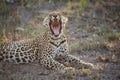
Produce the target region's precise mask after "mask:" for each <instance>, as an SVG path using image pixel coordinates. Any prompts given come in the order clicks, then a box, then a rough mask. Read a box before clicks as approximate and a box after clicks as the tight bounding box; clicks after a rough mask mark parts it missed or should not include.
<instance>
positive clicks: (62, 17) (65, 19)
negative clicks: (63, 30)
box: [61, 16, 68, 26]
mask: <svg viewBox="0 0 120 80" xmlns="http://www.w3.org/2000/svg"><path fill="white" fill-rule="evenodd" d="M61 21H62V25H63V26H65V24H66V23H67V21H68V18H67V17H64V16H61Z"/></svg>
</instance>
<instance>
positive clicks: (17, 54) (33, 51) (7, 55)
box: [0, 12, 94, 74]
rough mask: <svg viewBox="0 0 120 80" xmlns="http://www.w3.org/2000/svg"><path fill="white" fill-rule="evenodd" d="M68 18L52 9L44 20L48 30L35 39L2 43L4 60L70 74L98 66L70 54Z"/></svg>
mask: <svg viewBox="0 0 120 80" xmlns="http://www.w3.org/2000/svg"><path fill="white" fill-rule="evenodd" d="M67 22H68V18H67V17H65V16H63V14H62V13H60V12H50V13H49V14H48V15H47V16H46V17H45V18H44V20H43V25H42V27H44V28H45V31H44V33H43V34H42V35H39V36H38V37H36V38H34V39H28V40H21V41H13V42H6V43H0V62H2V61H3V62H6V61H7V62H14V63H16V64H20V63H21V64H22V63H31V62H35V61H36V60H37V62H38V64H40V65H42V66H44V67H45V68H46V69H48V70H52V71H56V72H58V73H61V74H69V73H72V72H74V71H75V70H76V69H81V68H83V67H86V68H93V67H94V65H93V64H92V63H89V62H85V61H83V60H80V59H79V58H77V57H76V56H74V55H72V54H70V51H69V46H68V40H67V35H66V32H65V29H66V23H67Z"/></svg>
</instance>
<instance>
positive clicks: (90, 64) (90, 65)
mask: <svg viewBox="0 0 120 80" xmlns="http://www.w3.org/2000/svg"><path fill="white" fill-rule="evenodd" d="M79 68H86V69H93V68H94V65H93V64H92V63H84V64H81V66H80V67H79Z"/></svg>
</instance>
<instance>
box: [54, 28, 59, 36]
mask: <svg viewBox="0 0 120 80" xmlns="http://www.w3.org/2000/svg"><path fill="white" fill-rule="evenodd" d="M53 32H54V34H55V35H59V34H60V28H59V27H53Z"/></svg>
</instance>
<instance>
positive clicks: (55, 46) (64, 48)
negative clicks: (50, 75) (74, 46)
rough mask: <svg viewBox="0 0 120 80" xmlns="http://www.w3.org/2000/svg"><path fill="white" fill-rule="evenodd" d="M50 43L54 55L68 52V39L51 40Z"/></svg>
mask: <svg viewBox="0 0 120 80" xmlns="http://www.w3.org/2000/svg"><path fill="white" fill-rule="evenodd" d="M49 45H50V47H51V48H52V50H51V55H52V56H53V57H55V56H57V55H60V54H66V53H68V44H67V41H66V40H56V41H50V42H49Z"/></svg>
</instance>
